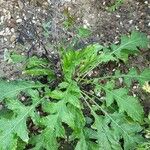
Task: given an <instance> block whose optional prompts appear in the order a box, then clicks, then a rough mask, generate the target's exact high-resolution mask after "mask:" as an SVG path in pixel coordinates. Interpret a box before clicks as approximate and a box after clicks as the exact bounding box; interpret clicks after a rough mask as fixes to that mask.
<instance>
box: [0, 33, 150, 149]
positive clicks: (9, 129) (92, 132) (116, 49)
mask: <svg viewBox="0 0 150 150" xmlns="http://www.w3.org/2000/svg"><path fill="white" fill-rule="evenodd" d="M147 45H148V40H147V38H146V35H145V34H143V33H139V32H133V33H132V34H131V35H130V36H122V38H121V42H120V43H119V44H117V45H114V44H112V45H111V46H110V47H107V48H106V47H103V46H102V45H99V44H91V45H88V46H86V47H85V48H83V49H79V50H74V49H73V47H71V49H68V50H66V51H65V52H62V53H61V56H60V64H61V65H60V66H61V68H60V69H61V70H62V76H61V77H60V78H61V80H59V81H61V82H60V83H59V84H56V86H55V87H54V86H53V87H51V84H50V82H48V83H47V84H41V83H40V81H39V82H38V83H36V82H31V81H21V80H20V81H10V82H8V81H4V80H1V81H0V100H1V102H2V108H1V114H0V124H1V126H0V149H1V150H6V149H7V150H12V149H14V150H15V149H19V150H23V149H33V150H44V149H46V150H57V149H60V148H62V147H63V145H62V144H61V143H65V142H66V143H67V144H68V145H71V146H72V149H75V150H105V149H106V150H122V149H124V150H130V149H136V148H137V145H139V144H142V143H144V142H147V141H146V139H145V138H144V136H142V131H143V130H144V124H146V122H145V120H144V117H145V115H146V114H144V110H143V107H142V105H141V104H140V101H139V99H138V97H134V96H133V95H132V93H131V91H130V87H131V85H132V83H133V81H136V82H138V83H139V86H140V87H141V88H142V86H143V85H144V84H145V82H148V81H149V80H150V69H148V68H145V69H144V70H143V71H140V72H139V71H138V70H136V69H135V68H132V69H130V70H129V72H128V73H123V74H122V73H121V72H120V71H119V70H118V71H116V72H115V73H114V74H111V75H106V74H103V76H100V77H97V78H93V77H91V78H90V77H89V76H88V74H89V73H90V72H91V71H92V70H93V69H94V68H96V67H97V66H99V65H101V64H105V63H108V62H110V61H111V62H115V61H116V62H117V63H118V62H119V61H120V60H122V61H123V62H124V63H125V62H127V61H128V56H129V55H133V54H137V53H140V51H139V48H146V47H147ZM33 62H37V63H31V61H29V62H28V63H27V67H26V70H25V72H26V73H29V74H30V73H31V72H32V75H33V76H34V73H35V75H38V76H45V75H47V78H49V80H48V81H50V80H55V78H53V79H52V78H51V73H50V74H49V73H48V74H47V73H46V72H47V71H48V69H49V71H50V72H52V74H53V76H55V75H54V73H53V72H54V71H53V70H51V69H50V67H49V68H48V67H47V62H45V61H44V60H41V58H39V59H38V58H36V61H33ZM39 67H40V69H43V74H42V70H41V71H40V73H39V72H38V73H37V71H36V69H37V70H38V68H39ZM30 69H35V72H34V71H33V70H30ZM44 69H46V72H45V70H44ZM38 71H39V70H38ZM120 78H122V80H123V84H122V86H118V85H117V84H116V82H117V80H118V79H120ZM103 79H105V82H101V81H102V80H103ZM56 80H57V78H56ZM89 87H90V88H89ZM22 92H23V93H26V95H27V96H26V97H25V100H24V101H22V100H21V95H22V94H21V93H22ZM26 101H27V102H26ZM31 125H32V126H33V127H34V129H36V130H33V129H32V128H31Z"/></svg>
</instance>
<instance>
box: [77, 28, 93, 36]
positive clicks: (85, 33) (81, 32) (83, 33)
mask: <svg viewBox="0 0 150 150" xmlns="http://www.w3.org/2000/svg"><path fill="white" fill-rule="evenodd" d="M90 34H91V31H90V30H88V29H86V28H83V27H80V28H79V29H78V35H79V36H80V37H88V36H89V35H90Z"/></svg>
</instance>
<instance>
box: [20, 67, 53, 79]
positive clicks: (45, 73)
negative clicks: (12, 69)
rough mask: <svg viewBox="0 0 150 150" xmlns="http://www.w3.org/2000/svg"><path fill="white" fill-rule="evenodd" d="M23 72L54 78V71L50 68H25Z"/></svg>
mask: <svg viewBox="0 0 150 150" xmlns="http://www.w3.org/2000/svg"><path fill="white" fill-rule="evenodd" d="M23 74H26V75H31V76H48V77H51V78H54V73H53V72H52V71H51V70H50V69H45V68H34V69H26V70H25V71H23Z"/></svg>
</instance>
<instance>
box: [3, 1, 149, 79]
mask: <svg viewBox="0 0 150 150" xmlns="http://www.w3.org/2000/svg"><path fill="white" fill-rule="evenodd" d="M113 2H114V0H82V1H81V0H0V77H6V78H9V79H14V78H17V77H18V76H19V75H20V72H19V71H18V70H19V68H21V65H17V66H16V65H13V64H12V63H9V61H8V59H9V53H10V52H20V53H22V54H25V55H27V53H28V51H31V53H32V54H38V55H40V56H42V55H43V54H44V53H45V47H44V45H46V47H48V51H49V52H52V51H53V50H52V48H50V47H49V46H48V44H47V43H51V42H52V43H53V42H56V43H57V42H59V40H60V39H61V37H62V36H63V34H65V31H64V29H63V28H62V26H61V22H62V21H63V20H64V16H63V15H62V14H63V11H64V10H65V9H66V8H67V9H68V10H69V13H70V14H71V15H72V16H74V18H75V22H76V25H82V26H85V27H88V28H90V29H91V31H92V36H91V37H90V39H88V40H89V42H99V43H101V44H104V45H108V44H109V43H112V42H114V43H117V42H118V41H119V38H120V35H121V34H127V33H130V32H131V31H133V30H140V31H142V32H145V33H146V34H147V35H148V36H150V1H149V0H147V1H145V0H125V2H124V3H123V4H122V5H121V6H120V7H119V9H117V10H116V11H114V12H110V11H108V10H107V9H106V8H107V7H109V6H110V5H112V4H113ZM46 23H47V24H46ZM43 26H45V28H46V29H48V31H49V33H50V34H49V37H48V38H45V37H43ZM39 43H40V44H39ZM131 60H132V61H131V62H130V65H132V66H139V67H141V68H143V67H145V66H149V65H150V64H149V62H150V61H149V60H150V53H149V52H148V50H144V52H143V55H141V56H139V57H138V58H136V59H133V58H132V59H131Z"/></svg>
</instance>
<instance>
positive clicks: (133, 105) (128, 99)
mask: <svg viewBox="0 0 150 150" xmlns="http://www.w3.org/2000/svg"><path fill="white" fill-rule="evenodd" d="M104 90H105V91H106V96H107V98H106V101H107V102H106V103H107V105H108V106H110V105H111V104H112V103H113V102H114V101H116V102H117V104H118V106H119V111H120V112H126V113H127V114H128V115H129V116H130V117H131V118H132V119H133V120H135V121H139V122H141V121H142V120H143V114H144V111H143V108H142V106H141V104H140V103H139V101H138V99H137V98H135V97H133V96H129V95H128V91H127V90H126V89H125V88H120V89H115V90H108V89H106V88H105V89H104ZM109 101H110V102H109ZM129 104H130V105H129Z"/></svg>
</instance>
